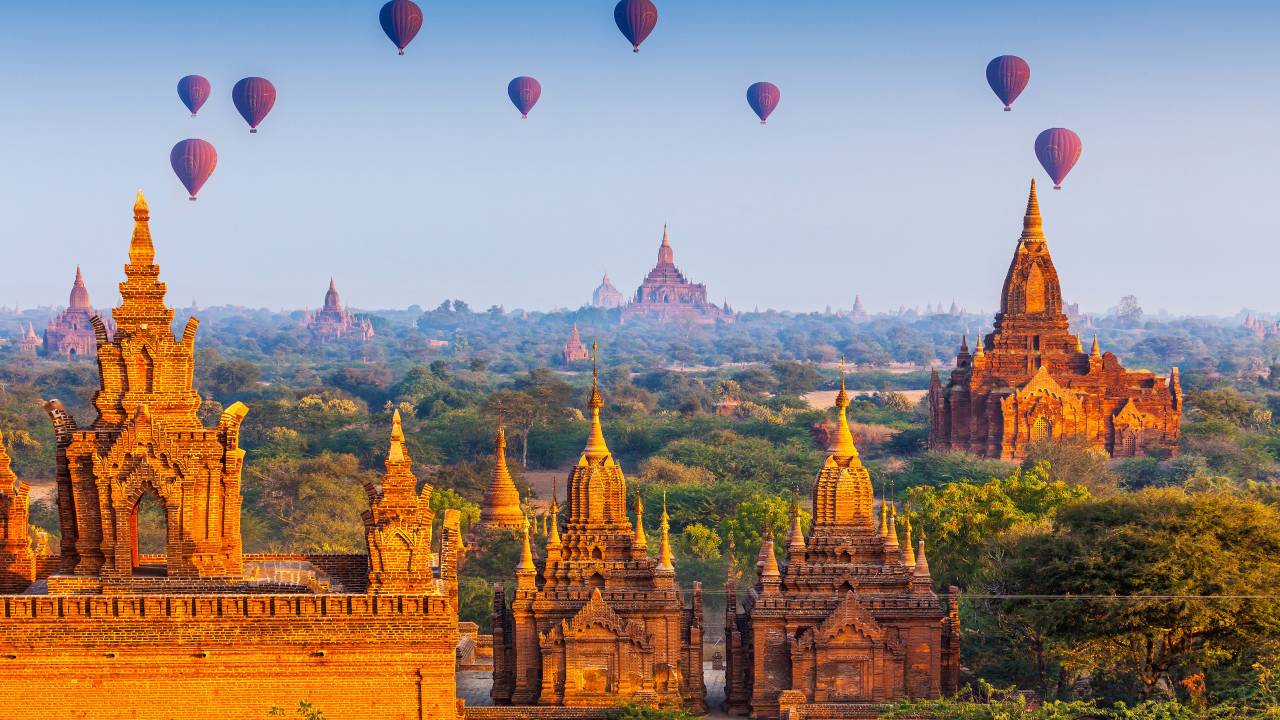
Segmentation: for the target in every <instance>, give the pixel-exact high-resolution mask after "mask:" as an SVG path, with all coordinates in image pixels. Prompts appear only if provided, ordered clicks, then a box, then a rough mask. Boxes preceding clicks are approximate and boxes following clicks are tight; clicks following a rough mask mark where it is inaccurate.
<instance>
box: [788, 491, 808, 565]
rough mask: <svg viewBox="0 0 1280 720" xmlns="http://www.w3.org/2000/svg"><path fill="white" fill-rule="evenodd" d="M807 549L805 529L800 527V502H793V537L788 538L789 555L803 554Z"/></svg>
mask: <svg viewBox="0 0 1280 720" xmlns="http://www.w3.org/2000/svg"><path fill="white" fill-rule="evenodd" d="M804 549H805V543H804V529H803V528H801V527H800V502H799V501H797V500H794V499H793V500H792V501H791V537H789V538H787V551H788V554H789V555H794V554H796V553H803V552H804Z"/></svg>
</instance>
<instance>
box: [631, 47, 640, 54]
mask: <svg viewBox="0 0 1280 720" xmlns="http://www.w3.org/2000/svg"><path fill="white" fill-rule="evenodd" d="M631 52H633V53H638V52H640V48H638V47H635V46H632V48H631Z"/></svg>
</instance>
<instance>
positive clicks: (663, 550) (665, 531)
mask: <svg viewBox="0 0 1280 720" xmlns="http://www.w3.org/2000/svg"><path fill="white" fill-rule="evenodd" d="M658 527H659V529H661V531H662V546H661V547H660V548H659V549H658V569H659V570H675V569H676V568H675V562H674V558H673V557H672V555H671V519H670V518H669V517H667V491H666V490H663V491H662V520H661V521H660V522H659V523H658ZM774 567H777V562H776V561H775V562H774Z"/></svg>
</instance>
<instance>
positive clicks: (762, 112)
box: [747, 82, 782, 125]
mask: <svg viewBox="0 0 1280 720" xmlns="http://www.w3.org/2000/svg"><path fill="white" fill-rule="evenodd" d="M781 99H782V91H781V90H779V89H778V86H777V85H774V84H773V83H769V82H758V83H755V84H754V85H752V86H751V87H749V88H747V104H748V105H750V106H751V109H752V110H755V111H756V115H758V116H759V117H760V124H761V125H764V124H765V123H766V122H767V121H768V120H769V113H772V112H773V109H774V108H776V107H778V101H779V100H781Z"/></svg>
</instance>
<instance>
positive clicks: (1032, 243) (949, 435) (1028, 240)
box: [929, 180, 1182, 460]
mask: <svg viewBox="0 0 1280 720" xmlns="http://www.w3.org/2000/svg"><path fill="white" fill-rule="evenodd" d="M1022 227H1023V229H1022V237H1021V238H1020V239H1019V241H1018V247H1017V250H1016V251H1015V253H1014V256H1013V262H1012V263H1010V265H1009V273H1008V275H1007V276H1006V277H1005V281H1004V289H1003V290H1002V291H1001V296H1000V312H999V313H998V314H996V317H995V326H994V329H993V331H992V332H991V333H990V334H988V335H987V336H986V337H985V338H984V337H978V339H977V347H976V348H975V349H974V351H973V352H972V353H970V352H969V346H968V342H967V340H966V341H962V342H961V344H960V351H959V353H958V354H957V356H956V367H955V369H954V370H952V371H951V378H950V380H949V381H948V382H947V384H946V385H943V384H942V382H941V380H940V378H939V377H938V372H937V370H934V371H933V377H932V379H931V382H930V385H929V408H930V415H931V423H930V428H929V447H930V449H932V450H962V451H967V452H972V453H976V454H978V455H981V456H984V457H991V458H1001V459H1004V460H1017V459H1021V458H1023V457H1025V456H1026V454H1027V447H1028V446H1029V445H1030V444H1031V443H1033V442H1036V441H1038V440H1043V439H1047V438H1053V439H1057V438H1062V437H1067V436H1082V437H1084V438H1086V439H1087V441H1088V442H1089V444H1090V445H1091V446H1093V447H1095V448H1098V449H1100V450H1105V451H1106V452H1107V453H1108V454H1110V455H1111V456H1112V457H1135V456H1141V455H1144V454H1146V452H1147V451H1148V450H1157V449H1158V450H1165V451H1167V452H1176V451H1177V448H1178V421H1179V419H1180V418H1181V416H1182V387H1181V385H1180V384H1179V381H1178V369H1177V368H1176V367H1175V368H1173V371H1172V373H1170V375H1169V377H1168V378H1167V379H1166V378H1161V377H1156V376H1155V374H1153V373H1151V372H1150V371H1147V370H1137V371H1129V370H1126V369H1125V368H1124V366H1122V365H1121V364H1120V360H1119V359H1118V358H1116V356H1115V355H1113V354H1111V353H1110V352H1108V353H1102V352H1101V351H1100V349H1099V346H1098V339H1097V337H1096V336H1095V337H1094V339H1093V346H1092V348H1091V349H1090V350H1089V352H1085V350H1084V347H1083V346H1082V345H1081V342H1080V338H1079V336H1077V335H1072V334H1071V332H1070V330H1069V327H1068V325H1069V321H1068V319H1067V316H1066V315H1065V314H1064V312H1063V309H1064V308H1063V301H1062V288H1061V287H1060V286H1059V284H1058V273H1057V270H1055V269H1054V267H1053V260H1052V259H1051V258H1050V257H1049V245H1048V243H1047V242H1046V241H1045V236H1044V228H1043V224H1042V219H1041V216H1040V205H1039V201H1038V200H1037V198H1036V184H1035V181H1034V180H1033V181H1032V182H1031V194H1030V196H1029V198H1028V199H1027V211H1026V215H1025V217H1024V219H1023V226H1022Z"/></svg>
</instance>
